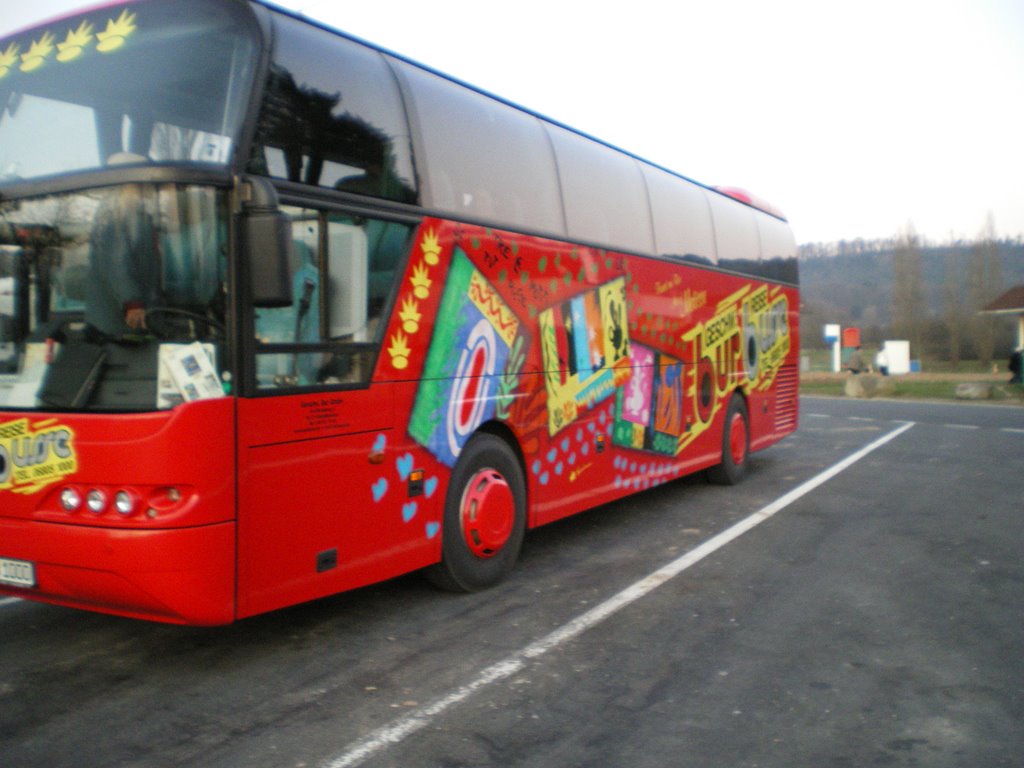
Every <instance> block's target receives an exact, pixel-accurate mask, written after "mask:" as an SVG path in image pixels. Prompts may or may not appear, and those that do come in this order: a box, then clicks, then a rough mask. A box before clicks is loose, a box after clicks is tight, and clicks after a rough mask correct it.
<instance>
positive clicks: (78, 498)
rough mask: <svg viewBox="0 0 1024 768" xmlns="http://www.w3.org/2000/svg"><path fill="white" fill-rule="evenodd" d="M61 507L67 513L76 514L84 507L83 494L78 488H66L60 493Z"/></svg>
mask: <svg viewBox="0 0 1024 768" xmlns="http://www.w3.org/2000/svg"><path fill="white" fill-rule="evenodd" d="M60 505H61V507H62V508H63V509H64V511H65V512H75V511H77V510H78V509H79V508H80V507H81V506H82V494H81V493H79V492H78V489H77V488H65V489H64V490H63V491H61V492H60Z"/></svg>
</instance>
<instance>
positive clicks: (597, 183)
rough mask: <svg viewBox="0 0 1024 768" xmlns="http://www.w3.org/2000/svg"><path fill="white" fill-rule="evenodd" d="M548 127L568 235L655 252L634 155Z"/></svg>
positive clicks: (641, 251)
mask: <svg viewBox="0 0 1024 768" xmlns="http://www.w3.org/2000/svg"><path fill="white" fill-rule="evenodd" d="M547 130H548V133H549V135H550V136H551V141H552V143H553V144H554V147H555V156H556V158H557V159H558V173H559V176H560V177H561V180H562V196H563V199H564V203H565V219H566V225H567V227H568V230H569V232H568V234H569V237H570V238H572V239H578V240H589V241H591V242H595V243H601V244H604V245H608V246H610V247H613V248H622V249H624V250H628V251H637V252H639V253H651V252H653V251H654V238H653V234H652V231H651V214H650V209H649V207H648V204H647V190H646V188H645V187H644V180H643V176H642V175H641V173H640V167H639V164H638V163H637V162H636V160H634V159H633V158H631V157H629V156H628V155H624V154H622V153H621V152H616V151H615V150H613V149H610V148H608V147H605V146H603V145H601V144H598V143H596V142H593V141H591V140H589V139H586V138H584V137H583V136H580V135H578V134H575V133H572V132H571V131H567V130H565V129H564V128H559V127H558V126H553V125H549V126H547Z"/></svg>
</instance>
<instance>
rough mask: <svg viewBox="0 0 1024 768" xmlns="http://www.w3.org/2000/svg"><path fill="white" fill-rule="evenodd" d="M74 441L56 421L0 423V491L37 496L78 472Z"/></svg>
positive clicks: (25, 420) (65, 428) (67, 428)
mask: <svg viewBox="0 0 1024 768" xmlns="http://www.w3.org/2000/svg"><path fill="white" fill-rule="evenodd" d="M74 439H75V433H74V432H73V431H72V429H71V428H70V427H67V426H64V425H63V424H58V423H57V421H56V420H55V419H49V420H47V421H38V422H36V423H35V424H30V423H29V420H28V419H18V420H16V421H6V422H4V423H2V424H0V491H11V492H13V493H37V492H39V491H41V490H42V489H43V488H45V487H46V486H48V485H50V484H52V483H56V482H59V481H60V480H62V479H63V478H65V477H67V476H68V475H70V474H73V473H74V472H76V471H78V457H77V456H76V455H75V447H74Z"/></svg>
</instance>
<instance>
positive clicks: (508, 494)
mask: <svg viewBox="0 0 1024 768" xmlns="http://www.w3.org/2000/svg"><path fill="white" fill-rule="evenodd" d="M515 516H516V504H515V499H514V498H513V496H512V489H511V488H509V486H508V483H507V482H505V478H504V477H502V476H501V475H500V474H499V473H498V472H496V471H495V470H493V469H483V470H480V471H479V472H477V473H476V474H475V475H473V479H472V480H471V481H470V482H469V484H468V485H467V486H466V490H465V492H464V493H463V494H462V509H461V515H460V517H461V522H462V536H463V538H464V539H465V540H466V546H468V547H469V551H470V552H472V553H473V554H474V555H476V556H477V557H493V556H494V555H496V554H498V552H500V551H501V548H502V547H503V546H505V542H507V541H508V537H509V536H511V535H512V526H513V523H514V521H515Z"/></svg>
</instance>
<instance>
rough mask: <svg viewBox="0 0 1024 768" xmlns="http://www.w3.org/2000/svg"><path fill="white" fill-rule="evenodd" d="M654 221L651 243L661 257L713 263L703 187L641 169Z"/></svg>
mask: <svg viewBox="0 0 1024 768" xmlns="http://www.w3.org/2000/svg"><path fill="white" fill-rule="evenodd" d="M643 171H644V178H645V179H646V180H647V189H648V192H649V193H650V198H651V214H652V216H653V218H654V241H655V245H656V247H657V253H659V254H660V255H662V256H670V257H672V258H679V259H684V260H686V261H693V262H696V263H698V264H714V263H715V232H714V229H713V228H712V226H711V209H710V207H709V206H708V201H707V192H706V191H705V190H704V188H703V187H701V186H699V185H697V184H694V183H692V182H689V181H686V180H685V179H681V178H679V177H678V176H673V175H672V174H670V173H667V172H665V171H662V170H660V169H658V168H652V167H650V166H643Z"/></svg>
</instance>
